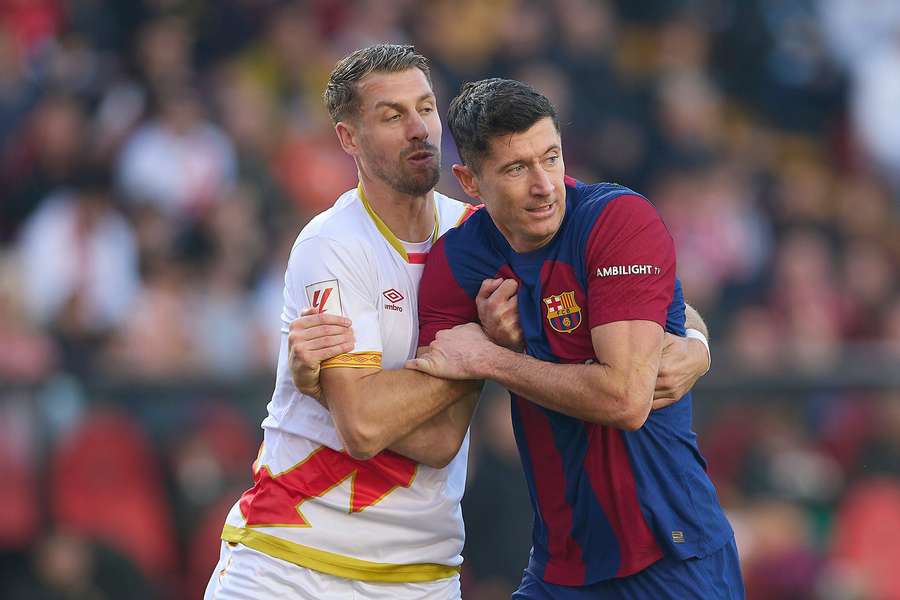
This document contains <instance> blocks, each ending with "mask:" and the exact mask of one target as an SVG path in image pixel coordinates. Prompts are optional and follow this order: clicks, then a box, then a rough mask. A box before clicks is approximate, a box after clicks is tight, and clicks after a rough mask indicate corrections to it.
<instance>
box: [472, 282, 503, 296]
mask: <svg viewBox="0 0 900 600" xmlns="http://www.w3.org/2000/svg"><path fill="white" fill-rule="evenodd" d="M502 283H503V278H498V279H485V280H484V281H482V282H481V287H480V288H478V295H476V296H475V299H476V300H478V299H481V300H487V299H488V298H489V297H490V295H491V294H493V293H494V290H496V289H497V288H498V287H500V284H502Z"/></svg>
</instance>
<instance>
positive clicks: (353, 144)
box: [334, 121, 359, 156]
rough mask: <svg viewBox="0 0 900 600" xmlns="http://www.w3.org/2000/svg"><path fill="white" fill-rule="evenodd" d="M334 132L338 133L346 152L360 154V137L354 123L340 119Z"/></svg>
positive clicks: (354, 154) (352, 154)
mask: <svg viewBox="0 0 900 600" xmlns="http://www.w3.org/2000/svg"><path fill="white" fill-rule="evenodd" d="M334 132H335V133H336V134H337V136H338V141H339V142H340V143H341V148H343V149H344V152H346V153H347V154H349V155H350V156H356V155H357V154H359V138H358V137H357V133H356V129H355V128H354V127H353V124H352V123H347V122H345V121H338V122H337V124H335V126H334Z"/></svg>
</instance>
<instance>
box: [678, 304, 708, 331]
mask: <svg viewBox="0 0 900 600" xmlns="http://www.w3.org/2000/svg"><path fill="white" fill-rule="evenodd" d="M684 327H685V329H696V330H697V331H699V332H700V333H702V334H703V337H705V338H706V339H709V330H708V329H707V328H706V323H705V322H704V321H703V317H701V316H700V313H699V312H697V309H696V308H694V307H693V306H691V305H690V304H685V305H684Z"/></svg>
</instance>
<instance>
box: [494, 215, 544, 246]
mask: <svg viewBox="0 0 900 600" xmlns="http://www.w3.org/2000/svg"><path fill="white" fill-rule="evenodd" d="M494 225H495V226H496V227H497V229H498V230H499V231H500V234H501V235H502V236H503V237H505V238H506V241H507V242H508V243H509V247H510V248H512V249H513V252H515V253H516V254H527V253H528V252H534V251H535V250H539V249H540V248H543V247H544V246H546V245H547V244H549V243H550V241H551V240H552V239H553V237H554V236H555V235H556V233H554V234H553V235H550V236H548V237H546V238H544V239H534V238H530V239H527V238H526V239H522V238H520V237H517V236H515V235H513V233H512V232H511V231H510V230H509V229H507V228H506V227H501V226H500V225H499V224H498V223H497V222H496V221H494Z"/></svg>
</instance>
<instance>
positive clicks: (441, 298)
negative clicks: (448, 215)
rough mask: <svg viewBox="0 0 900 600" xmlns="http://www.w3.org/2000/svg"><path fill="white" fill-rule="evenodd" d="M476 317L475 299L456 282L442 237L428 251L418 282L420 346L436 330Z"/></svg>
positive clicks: (428, 340) (429, 338)
mask: <svg viewBox="0 0 900 600" xmlns="http://www.w3.org/2000/svg"><path fill="white" fill-rule="evenodd" d="M477 320H478V310H477V307H476V306H475V300H474V298H472V297H470V296H469V295H468V294H467V293H466V291H465V290H464V289H462V287H460V285H459V283H458V282H457V280H456V277H455V276H454V274H453V271H452V269H451V268H450V264H449V261H448V258H447V253H446V246H445V240H444V239H443V238H442V239H441V240H439V241H438V243H437V244H435V246H434V248H432V250H431V252H429V254H428V261H427V262H426V263H425V270H424V272H423V273H422V280H421V281H420V283H419V346H420V347H421V346H428V344H430V343H431V342H432V341H433V340H434V338H435V336H436V335H437V333H438V331H443V330H444V329H451V328H453V327H455V326H457V325H462V324H465V323H471V322H473V321H477Z"/></svg>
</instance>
